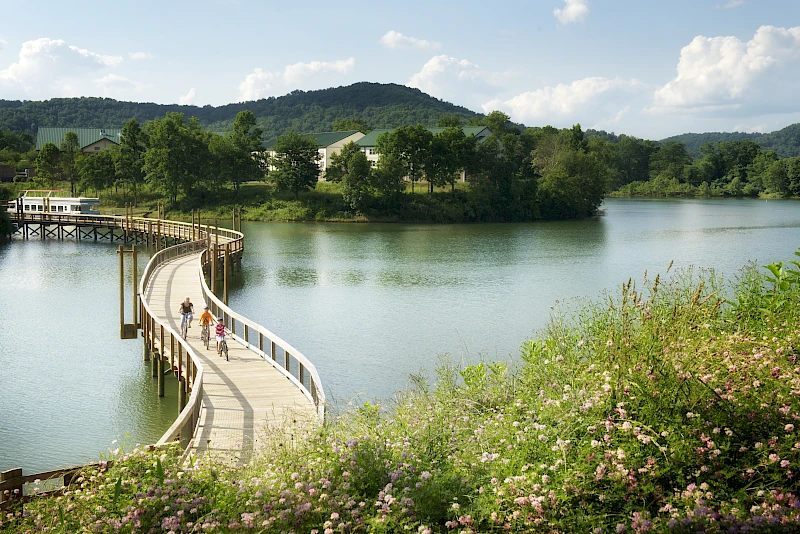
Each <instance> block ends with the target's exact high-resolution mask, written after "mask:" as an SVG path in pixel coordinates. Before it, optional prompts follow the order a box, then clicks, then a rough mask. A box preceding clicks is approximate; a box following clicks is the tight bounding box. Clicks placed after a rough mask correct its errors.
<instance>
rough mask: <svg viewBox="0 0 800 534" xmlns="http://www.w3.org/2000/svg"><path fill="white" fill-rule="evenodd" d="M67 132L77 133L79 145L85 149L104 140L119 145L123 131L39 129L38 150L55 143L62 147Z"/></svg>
mask: <svg viewBox="0 0 800 534" xmlns="http://www.w3.org/2000/svg"><path fill="white" fill-rule="evenodd" d="M67 132H75V133H76V134H77V136H78V145H79V146H80V148H85V147H87V146H89V145H92V144H94V143H96V142H98V141H100V140H102V139H108V140H109V141H111V142H112V143H116V144H119V142H120V139H121V137H122V130H121V129H119V128H39V130H38V132H37V133H36V150H41V149H42V147H43V146H44V145H45V143H53V144H54V145H56V146H57V147H61V143H63V142H64V137H66V135H67Z"/></svg>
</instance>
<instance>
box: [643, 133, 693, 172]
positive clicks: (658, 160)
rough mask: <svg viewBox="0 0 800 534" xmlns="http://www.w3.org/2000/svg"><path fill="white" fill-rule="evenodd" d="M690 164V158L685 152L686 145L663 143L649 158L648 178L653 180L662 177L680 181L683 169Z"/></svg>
mask: <svg viewBox="0 0 800 534" xmlns="http://www.w3.org/2000/svg"><path fill="white" fill-rule="evenodd" d="M691 163H692V158H691V156H689V154H687V152H686V145H684V144H683V143H675V142H671V141H670V142H667V143H664V145H662V146H661V147H659V149H658V150H656V151H655V152H654V153H653V154H652V156H651V157H650V176H651V177H653V178H655V177H656V176H659V175H664V176H666V177H667V178H678V179H680V178H681V177H682V176H683V172H684V167H686V165H690V164H691Z"/></svg>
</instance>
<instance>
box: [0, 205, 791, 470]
mask: <svg viewBox="0 0 800 534" xmlns="http://www.w3.org/2000/svg"><path fill="white" fill-rule="evenodd" d="M603 210H604V213H603V215H601V216H598V217H595V218H593V219H589V220H584V221H566V222H543V223H528V224H483V225H420V224H321V223H245V224H244V226H243V231H244V233H245V236H246V241H245V255H244V260H243V271H242V272H241V273H237V278H236V280H235V282H234V283H233V285H232V292H231V296H230V304H231V307H232V308H233V309H235V310H237V311H238V312H240V313H242V314H244V315H245V316H247V317H249V318H251V319H254V320H256V321H258V322H260V323H261V324H263V325H265V326H266V327H268V328H269V329H270V330H272V331H273V332H275V333H277V334H278V335H280V336H281V337H282V338H284V339H285V340H287V341H288V342H289V343H291V344H292V345H294V346H295V347H296V348H297V349H299V350H300V351H302V352H303V353H304V354H305V355H306V356H307V357H308V358H309V359H310V360H311V361H312V362H314V363H315V365H316V366H317V369H318V370H319V373H320V376H321V377H322V382H323V384H324V386H325V389H326V393H327V395H328V397H329V399H331V400H332V401H333V403H334V407H333V408H334V410H337V409H340V408H341V407H342V406H343V405H346V404H347V403H349V402H356V403H360V402H363V401H365V400H370V401H374V400H376V399H378V400H382V399H388V398H391V397H392V396H393V395H394V394H395V393H397V392H398V391H402V390H403V389H405V388H406V386H407V385H408V382H409V381H408V376H409V374H410V373H418V372H419V371H420V370H421V369H425V370H426V371H427V375H428V376H430V375H432V374H433V371H434V370H435V368H436V367H437V365H438V364H439V362H440V356H441V355H443V354H449V355H450V358H452V359H453V360H455V361H456V362H463V363H465V364H469V363H474V362H478V361H483V360H489V361H495V360H509V359H514V358H516V357H517V356H518V353H519V347H520V345H521V343H522V342H523V341H525V340H526V339H529V338H530V337H531V336H532V335H534V334H535V332H536V330H537V329H540V328H542V327H543V326H544V325H545V324H546V322H547V319H548V317H549V314H550V307H551V306H552V305H553V304H554V303H555V301H556V300H565V299H570V298H573V297H577V296H591V297H594V296H597V295H599V294H600V292H601V291H602V290H603V289H608V288H614V287H616V286H618V285H619V284H621V283H622V282H624V281H626V280H627V279H628V278H631V277H632V278H634V279H635V280H641V277H642V274H643V272H644V271H645V270H647V271H649V272H650V273H651V274H652V275H653V276H654V275H655V273H656V272H664V271H665V270H666V268H667V266H668V264H669V263H670V261H673V260H674V262H675V266H676V267H684V266H689V265H696V266H703V267H712V268H715V269H717V270H719V271H721V272H723V273H724V274H725V275H727V276H733V275H735V274H736V272H737V271H738V269H740V268H741V267H742V266H743V265H744V264H745V263H746V262H747V261H756V262H758V263H760V264H765V263H769V262H772V261H779V260H786V259H790V258H792V257H793V252H794V251H795V250H797V249H798V248H799V247H800V203H799V202H796V201H775V200H770V201H764V200H641V199H609V200H606V201H605V203H604V205H603ZM116 262H117V258H116V251H115V246H111V245H108V244H106V245H102V244H100V245H98V244H95V243H88V242H86V243H74V242H63V243H58V242H55V241H53V242H50V241H48V242H44V243H43V242H41V241H36V240H32V241H30V242H28V243H21V242H14V243H12V244H11V245H7V246H0V302H2V303H3V306H0V325H2V330H1V331H2V334H1V336H2V338H1V339H3V341H5V343H4V346H5V347H13V350H6V351H3V352H2V353H0V376H1V377H2V383H3V387H2V388H0V470H3V469H8V468H11V467H18V466H21V467H23V468H24V469H25V470H26V471H30V470H38V469H49V468H52V467H55V466H59V465H67V464H71V463H79V462H82V461H86V460H88V459H96V458H97V455H98V453H100V452H102V451H104V450H107V449H108V448H115V447H116V446H118V443H116V444H115V443H112V442H113V441H114V440H115V439H116V440H127V441H128V443H130V444H134V443H149V442H153V441H155V440H156V439H158V437H160V435H161V433H162V432H163V431H164V430H165V429H166V428H167V427H168V426H169V424H170V423H171V422H172V420H173V418H174V417H175V415H176V412H177V409H176V404H177V400H176V399H175V398H174V397H175V395H176V393H175V391H174V390H173V391H168V392H167V397H166V398H165V399H161V400H159V399H158V398H157V397H156V393H155V384H154V383H153V381H152V379H150V378H149V374H148V368H146V367H145V366H144V364H143V363H142V361H141V360H142V357H141V342H140V341H123V340H119V339H118V337H119V336H118V313H119V312H118V309H119V304H118V301H117V298H118V287H117V284H118V281H117V280H118V278H117V277H118V274H117V263H116ZM141 267H143V263H142V266H141ZM140 272H141V269H140ZM126 295H127V293H126ZM195 304H196V305H197V303H195ZM127 307H128V306H126V308H127ZM167 384H168V385H173V384H174V381H172V380H169V381H167ZM126 435H128V436H129V437H128V438H125V436H126Z"/></svg>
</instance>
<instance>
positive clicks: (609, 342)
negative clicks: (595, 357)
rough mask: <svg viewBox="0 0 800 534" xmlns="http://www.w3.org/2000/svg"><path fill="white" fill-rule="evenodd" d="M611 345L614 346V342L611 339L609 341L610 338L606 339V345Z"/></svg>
mask: <svg viewBox="0 0 800 534" xmlns="http://www.w3.org/2000/svg"><path fill="white" fill-rule="evenodd" d="M613 346H614V342H613V341H611V340H610V339H609V340H608V341H606V347H613Z"/></svg>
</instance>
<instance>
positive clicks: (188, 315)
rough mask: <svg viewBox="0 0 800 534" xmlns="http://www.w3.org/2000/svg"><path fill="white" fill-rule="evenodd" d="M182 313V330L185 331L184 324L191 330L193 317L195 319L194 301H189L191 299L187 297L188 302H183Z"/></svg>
mask: <svg viewBox="0 0 800 534" xmlns="http://www.w3.org/2000/svg"><path fill="white" fill-rule="evenodd" d="M180 311H181V330H183V324H184V323H188V324H187V327H188V328H191V327H192V317H194V304H192V301H191V300H190V299H189V297H186V300H184V301H183V302H181V308H180Z"/></svg>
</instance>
